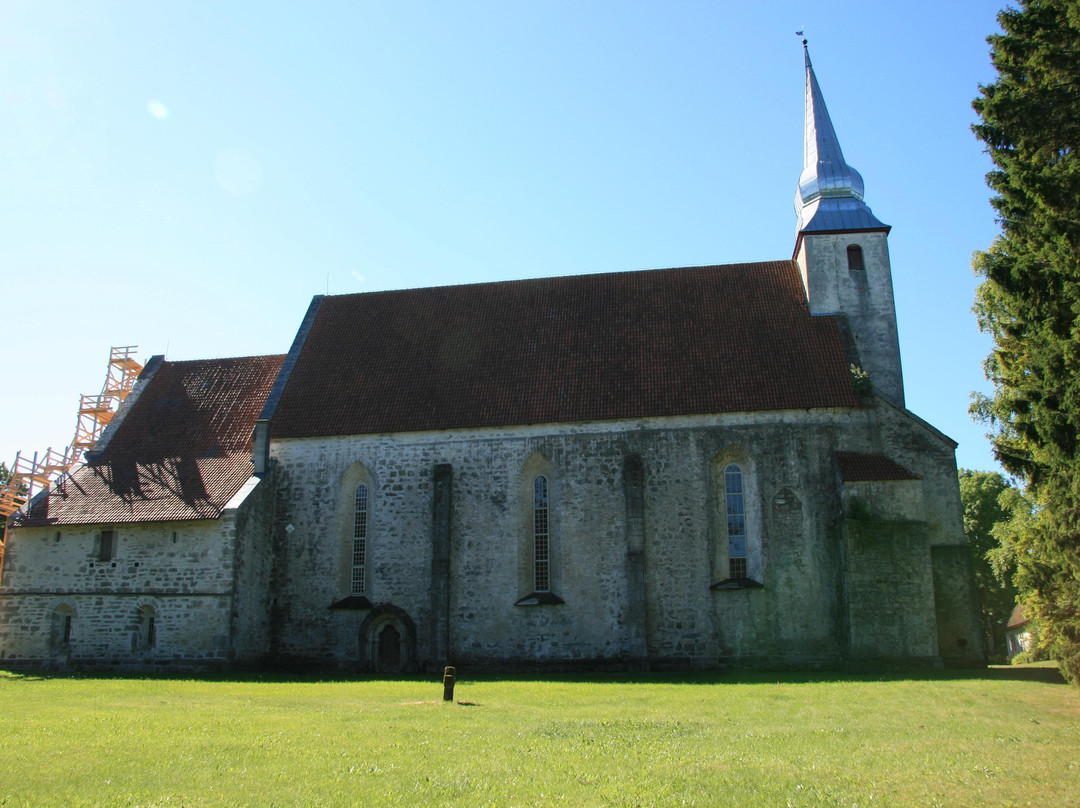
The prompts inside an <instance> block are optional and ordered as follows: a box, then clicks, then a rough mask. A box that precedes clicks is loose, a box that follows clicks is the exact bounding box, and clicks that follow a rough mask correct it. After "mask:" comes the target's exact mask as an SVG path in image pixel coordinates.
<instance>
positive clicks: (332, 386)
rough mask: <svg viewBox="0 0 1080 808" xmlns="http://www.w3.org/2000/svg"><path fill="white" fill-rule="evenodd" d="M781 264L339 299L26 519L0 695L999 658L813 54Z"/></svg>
mask: <svg viewBox="0 0 1080 808" xmlns="http://www.w3.org/2000/svg"><path fill="white" fill-rule="evenodd" d="M795 208H796V214H797V222H798V224H797V236H796V239H795V246H794V250H793V256H792V258H791V259H790V260H774V261H765V262H760V263H750V264H727V265H714V266H700V267H687V268H676V269H657V270H649V271H635V272H618V273H608V274H594V275H581V276H575V277H556V278H542V279H535V280H523V281H506V282H495V283H483V284H471V285H459V286H446V287H439V288H428V289H409V290H400V291H384V292H370V293H363V294H351V295H335V296H321V295H320V296H317V297H315V298H314V299H313V300H312V302H311V304H310V306H309V308H308V310H307V313H306V316H305V317H304V319H303V322H302V323H301V324H300V327H299V330H298V332H297V334H296V337H295V339H294V341H293V343H292V346H291V348H290V349H289V351H288V353H287V354H286V355H283V356H260V357H245V358H237V359H216V360H202V361H191V362H171V361H167V360H165V359H164V358H162V357H154V358H152V359H151V360H150V361H149V362H148V363H147V365H146V367H145V369H144V370H143V372H142V374H141V375H140V378H139V381H138V382H137V384H136V387H135V389H134V391H133V393H132V394H131V395H130V396H129V397H128V398H127V400H125V401H124V403H123V405H122V407H121V409H120V411H119V412H118V413H117V415H116V417H115V418H114V419H113V422H112V423H111V424H110V426H109V428H108V429H107V430H106V432H105V434H104V435H103V437H102V438H101V440H100V441H99V442H98V444H97V445H96V446H95V447H94V450H93V451H92V452H90V453H89V454H88V455H87V457H86V460H85V463H84V464H83V465H82V466H81V467H80V468H78V469H77V470H75V471H74V472H73V473H71V474H70V475H68V476H67V478H65V479H63V480H62V481H60V482H58V483H57V484H56V486H55V487H53V488H52V489H50V490H49V491H47V492H45V493H43V494H41V495H39V496H38V497H36V498H35V499H34V500H33V502H32V503H31V505H30V507H29V508H28V509H27V511H26V512H25V513H22V514H20V515H18V516H17V518H16V521H15V523H14V526H13V528H12V529H11V530H10V531H9V539H8V542H7V545H6V548H5V553H4V558H3V567H2V570H0V668H4V667H6V668H11V667H23V668H26V667H37V668H50V669H53V668H65V667H70V666H74V667H87V668H89V667H117V668H124V667H135V668H152V667H157V666H173V667H184V668H201V669H207V668H220V667H230V666H233V667H256V666H286V665H287V666H305V667H317V668H323V669H335V670H357V671H369V672H382V673H388V672H389V673H393V672H401V671H412V670H421V669H436V668H440V667H441V666H442V665H446V664H456V665H459V666H465V667H466V668H467V669H470V670H483V669H488V670H498V669H517V670H520V669H570V668H579V669H611V670H618V669H638V670H641V669H647V668H716V667H724V666H746V665H795V666H835V665H841V664H848V663H870V662H890V663H891V662H903V663H916V664H927V665H940V664H948V665H979V664H982V663H983V662H984V649H983V647H982V638H981V637H982V635H981V631H980V627H979V621H978V615H977V609H976V597H975V591H974V582H973V577H972V573H971V567H970V563H969V559H968V555H967V546H966V543H965V536H964V532H963V526H962V518H961V514H962V510H961V505H960V496H959V487H958V483H957V474H956V461H955V455H954V450H955V446H956V444H955V443H954V442H953V441H952V440H950V439H949V438H948V437H946V436H945V435H943V434H942V433H941V432H939V431H938V430H936V429H934V427H932V426H931V425H929V424H927V423H926V422H925V421H923V420H921V419H920V418H919V417H918V416H916V415H915V414H914V413H912V412H910V411H908V410H907V409H906V407H905V402H904V384H903V374H902V371H901V364H900V347H899V339H898V334H897V327H896V315H895V308H894V304H893V290H892V268H891V266H890V262H889V250H888V236H889V226H888V225H885V224H883V223H882V222H881V221H880V220H879V219H877V217H876V216H875V215H874V214H873V213H872V212H871V210H870V208H869V207H868V206H867V205H866V203H865V202H864V199H863V181H862V177H861V176H860V175H859V173H858V172H857V171H856V170H855V169H854V168H852V167H851V166H849V165H848V164H847V163H846V161H845V160H844V156H843V153H842V152H841V149H840V145H839V141H838V140H837V136H836V133H835V131H834V130H833V126H832V123H831V121H830V119H829V114H828V111H827V110H826V108H825V103H824V100H823V97H822V94H821V89H820V87H819V86H818V82H817V78H816V77H815V75H814V70H813V67H812V65H811V63H810V59H809V56H808V55H807V57H806V118H805V147H804V168H803V172H802V175H801V176H800V177H799V182H798V188H797V190H796V194H795Z"/></svg>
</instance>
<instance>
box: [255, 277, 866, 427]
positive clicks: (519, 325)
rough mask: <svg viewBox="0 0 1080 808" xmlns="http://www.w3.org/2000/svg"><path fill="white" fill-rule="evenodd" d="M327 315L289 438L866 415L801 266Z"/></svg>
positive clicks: (380, 298) (342, 304)
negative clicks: (711, 417) (809, 298)
mask: <svg viewBox="0 0 1080 808" xmlns="http://www.w3.org/2000/svg"><path fill="white" fill-rule="evenodd" d="M315 304H317V311H316V313H315V316H314V318H313V320H312V321H311V325H310V330H309V331H308V332H307V334H306V335H305V337H304V340H303V343H302V348H300V351H299V353H298V355H297V357H296V365H295V367H294V369H293V370H292V372H291V375H290V376H289V378H288V382H287V384H286V385H285V386H284V389H283V390H282V391H281V398H280V401H278V403H277V405H276V408H274V411H273V412H272V413H264V416H266V415H272V425H271V432H272V435H273V437H275V438H279V439H280V438H301V437H315V436H330V435H358V434H378V433H393V432H412V431H424V430H443V429H463V428H477V427H497V426H510V425H525V424H545V423H564V422H581V421H594V420H615V419H627V418H644V417H652V416H672V415H692V414H707V413H723V412H748V411H757V410H786V409H807V408H818V407H855V406H858V405H859V401H858V398H857V397H856V395H855V394H854V392H853V391H852V386H851V378H850V371H849V366H848V361H847V359H846V358H845V353H844V348H843V345H842V342H841V338H840V333H839V329H838V326H837V323H836V320H835V318H833V317H831V316H821V317H812V316H811V315H810V311H809V308H808V306H807V303H806V296H805V293H804V291H803V286H802V281H801V279H800V278H799V273H798V267H797V266H796V264H795V263H794V262H792V261H775V262H765V263H752V264H731V265H725V266H703V267H689V268H682V269H662V270H647V271H640V272H620V273H606V274H596V275H578V276H569V277H554V278H544V279H536V280H521V281H506V282H498V283H485V284H473V285H462V286H446V287H438V288H427V289H410V290H402V291H389V292H370V293H363V294H354V295H340V296H331V297H326V298H323V299H322V300H321V301H319V300H317V301H315ZM313 305H314V304H313ZM268 409H270V407H268Z"/></svg>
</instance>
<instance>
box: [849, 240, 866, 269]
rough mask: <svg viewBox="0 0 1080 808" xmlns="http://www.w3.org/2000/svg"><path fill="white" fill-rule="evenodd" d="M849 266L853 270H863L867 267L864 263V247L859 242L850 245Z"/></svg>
mask: <svg viewBox="0 0 1080 808" xmlns="http://www.w3.org/2000/svg"><path fill="white" fill-rule="evenodd" d="M847 268H848V269H849V270H850V271H852V272H863V271H864V270H865V269H866V264H864V263H863V254H862V247H860V246H859V245H858V244H849V245H848V248H847Z"/></svg>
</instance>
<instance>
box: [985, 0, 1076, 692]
mask: <svg viewBox="0 0 1080 808" xmlns="http://www.w3.org/2000/svg"><path fill="white" fill-rule="evenodd" d="M998 21H999V22H1000V24H1001V27H1002V33H1001V34H997V35H994V36H991V37H989V39H988V41H989V42H990V45H991V58H992V60H993V63H994V66H995V68H996V69H997V72H998V78H997V80H996V81H995V82H994V83H993V84H989V85H987V86H984V87H980V91H981V96H980V97H979V98H977V99H976V100H975V102H974V107H975V110H976V112H977V113H978V114H979V118H980V122H979V123H977V124H976V125H975V126H974V127H973V128H974V130H975V133H976V135H977V136H978V137H979V138H980V139H981V140H982V141H983V142H984V143H985V144H986V146H987V150H988V152H989V154H990V156H991V158H992V160H993V162H994V165H995V169H994V170H993V171H991V172H990V173H989V174H988V175H987V182H988V184H989V185H990V188H991V189H992V190H993V191H994V193H995V196H994V198H993V200H992V204H993V205H994V208H995V209H996V210H997V213H998V219H999V224H1000V226H1001V235H1000V236H999V237H998V238H997V239H995V241H994V243H993V244H992V245H991V246H990V248H989V249H988V250H987V251H986V252H982V253H977V254H976V255H975V260H974V267H975V271H976V273H977V274H978V275H980V276H982V278H983V281H982V283H981V284H980V286H979V289H978V291H977V293H976V303H975V310H976V313H977V315H978V318H979V325H980V328H981V329H982V330H983V331H985V332H987V333H989V334H990V335H991V336H992V337H993V339H994V351H993V353H992V354H991V355H990V357H989V358H988V359H987V360H986V363H985V367H986V373H987V377H988V378H989V379H990V381H991V382H992V383H993V385H994V395H993V396H992V397H983V398H980V399H978V400H977V401H976V402H975V404H974V405H973V411H974V412H975V414H976V415H977V416H978V417H980V418H982V419H984V420H985V421H986V422H987V423H989V424H991V426H992V429H993V430H994V434H993V442H994V449H995V453H996V455H997V458H998V460H999V461H1000V462H1001V463H1002V465H1003V466H1004V467H1005V468H1006V469H1007V470H1008V471H1010V472H1012V473H1013V474H1016V475H1018V476H1019V477H1021V478H1022V479H1023V480H1024V481H1025V483H1026V484H1027V493H1028V494H1029V495H1030V497H1031V499H1032V501H1033V502H1034V512H1033V513H1032V514H1031V518H1029V519H1024V520H1019V521H1018V522H1017V524H1016V526H1015V529H1014V530H1009V531H1003V532H1004V533H1007V534H1008V535H1006V536H1005V537H1004V541H1005V543H1006V555H1010V556H1011V557H1012V558H1013V559H1015V563H1016V577H1015V583H1016V585H1017V587H1018V588H1019V590H1020V598H1021V601H1022V602H1023V603H1024V604H1025V609H1026V612H1027V614H1028V615H1029V617H1032V618H1034V619H1035V620H1036V621H1037V622H1038V625H1039V627H1040V643H1041V644H1042V645H1043V647H1044V648H1046V649H1047V650H1048V651H1049V652H1050V654H1051V656H1053V657H1054V658H1055V659H1057V660H1058V662H1059V664H1060V665H1061V667H1062V671H1063V672H1064V673H1065V675H1066V676H1068V677H1069V678H1072V679H1076V678H1077V676H1078V675H1080V151H1078V148H1080V3H1077V2H1076V0H1021V2H1020V6H1019V8H1017V9H1006V10H1005V11H1002V12H1001V13H1000V14H999V15H998Z"/></svg>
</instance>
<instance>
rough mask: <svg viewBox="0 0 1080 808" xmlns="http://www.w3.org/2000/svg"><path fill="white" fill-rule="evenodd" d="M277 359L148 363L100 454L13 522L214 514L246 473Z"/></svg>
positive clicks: (208, 516) (158, 518)
mask: <svg viewBox="0 0 1080 808" xmlns="http://www.w3.org/2000/svg"><path fill="white" fill-rule="evenodd" d="M283 359H284V357H282V356H249V357H240V358H233V359H206V360H198V361H192V362H161V363H160V364H157V363H151V364H148V365H147V370H146V371H144V374H143V375H144V378H142V379H140V385H142V387H141V388H140V387H138V386H137V387H136V389H135V391H133V393H132V395H133V396H135V395H137V396H138V398H137V399H136V400H135V403H134V404H133V405H132V406H131V408H130V409H129V410H128V411H127V412H126V414H125V415H124V417H123V420H122V421H121V422H120V424H119V426H118V427H117V429H116V430H115V432H113V433H112V435H111V438H110V439H109V440H108V443H107V445H105V446H104V448H102V449H101V450H100V454H98V455H96V456H95V458H94V459H93V460H89V461H87V463H86V464H85V465H84V466H82V467H80V468H78V469H77V470H76V471H75V472H74V473H73V474H72V475H71V476H70V477H69V478H68V479H67V480H65V481H64V482H63V483H62V485H61V486H60V487H59V488H57V489H55V490H53V491H51V492H50V493H49V494H48V496H41V497H38V498H35V500H34V503H33V506H32V508H31V510H30V513H29V515H28V516H27V517H26V518H23V519H21V520H20V521H19V522H17V524H19V525H21V526H36V525H53V524H56V525H63V524H69V525H70V524H90V523H122V522H136V521H165V520H180V519H212V518H216V517H217V516H219V515H220V514H221V511H222V510H223V509H224V507H225V505H226V504H227V503H228V502H229V500H230V499H232V497H233V495H234V494H235V493H236V492H237V491H239V490H240V487H241V486H242V485H243V484H244V483H245V482H246V481H247V480H248V479H249V478H250V477H251V473H252V463H251V434H252V429H253V427H254V424H255V419H256V417H257V416H258V413H259V410H260V409H261V408H262V405H263V402H264V401H265V400H266V396H267V393H268V392H269V391H270V387H271V385H272V384H273V382H274V378H275V376H276V375H277V372H278V370H279V369H280V367H281V362H282V360H283ZM151 365H153V368H151ZM151 370H152V375H149V378H145V376H147V375H148V371H151ZM95 448H99V447H95Z"/></svg>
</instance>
